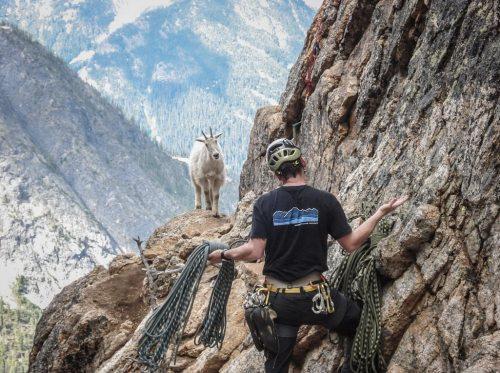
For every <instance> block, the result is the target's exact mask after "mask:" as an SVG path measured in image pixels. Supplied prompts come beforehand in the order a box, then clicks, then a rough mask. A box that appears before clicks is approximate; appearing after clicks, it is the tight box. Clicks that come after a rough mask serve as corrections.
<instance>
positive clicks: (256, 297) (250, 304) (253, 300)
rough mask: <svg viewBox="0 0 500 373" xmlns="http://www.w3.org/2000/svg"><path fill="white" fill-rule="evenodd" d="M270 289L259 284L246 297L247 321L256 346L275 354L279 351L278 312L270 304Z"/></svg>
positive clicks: (244, 305) (259, 349) (258, 348)
mask: <svg viewBox="0 0 500 373" xmlns="http://www.w3.org/2000/svg"><path fill="white" fill-rule="evenodd" d="M270 293H271V292H270V291H269V289H267V288H266V287H265V286H261V285H257V286H256V287H255V289H254V291H253V292H249V293H248V294H247V296H246V298H245V302H244V304H243V307H244V308H245V321H246V323H247V325H248V328H249V329H250V335H251V336H252V340H253V343H254V344H255V348H257V350H258V351H262V350H265V351H266V353H267V352H271V353H274V354H277V353H278V349H279V343H278V333H277V331H276V324H275V320H276V317H277V315H276V312H275V311H274V310H273V309H272V308H271V307H270V305H269V295H270Z"/></svg>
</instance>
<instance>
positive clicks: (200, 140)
mask: <svg viewBox="0 0 500 373" xmlns="http://www.w3.org/2000/svg"><path fill="white" fill-rule="evenodd" d="M196 141H199V142H202V143H203V144H204V143H205V140H203V139H196Z"/></svg>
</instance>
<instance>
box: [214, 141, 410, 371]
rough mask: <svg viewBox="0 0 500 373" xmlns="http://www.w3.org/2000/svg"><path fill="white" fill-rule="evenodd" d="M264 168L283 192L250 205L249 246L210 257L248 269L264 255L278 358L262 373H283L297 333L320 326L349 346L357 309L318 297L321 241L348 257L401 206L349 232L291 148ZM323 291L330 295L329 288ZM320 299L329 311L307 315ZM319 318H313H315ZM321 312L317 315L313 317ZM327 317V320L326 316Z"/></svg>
mask: <svg viewBox="0 0 500 373" xmlns="http://www.w3.org/2000/svg"><path fill="white" fill-rule="evenodd" d="M266 156H267V161H268V165H269V167H270V168H271V170H272V171H273V172H274V173H275V175H276V176H277V177H278V179H279V180H280V182H281V183H282V186H280V187H279V188H277V189H275V190H273V191H271V192H269V193H266V194H264V195H262V196H261V197H260V198H259V199H258V200H257V201H256V203H255V205H254V210H253V223H252V230H251V233H250V241H249V242H248V243H246V244H244V245H242V246H240V247H237V248H234V249H231V250H227V251H224V252H221V251H220V250H218V251H214V252H213V253H212V254H210V256H209V260H210V261H211V262H212V263H218V262H220V261H221V260H222V259H226V260H245V261H251V260H256V259H260V258H262V257H263V256H264V254H265V264H264V269H263V274H264V275H265V279H266V280H265V286H266V287H267V288H268V289H269V295H270V296H269V302H270V306H271V308H272V309H273V310H274V311H276V314H277V319H276V330H277V335H278V341H279V350H278V352H277V353H270V352H269V351H268V353H267V354H266V358H267V360H266V363H265V370H266V372H288V367H289V364H290V359H291V355H292V350H293V347H294V345H295V342H296V338H297V332H298V329H299V326H300V325H303V324H308V325H314V324H319V325H324V326H326V327H327V328H328V329H329V330H331V331H335V332H338V333H340V334H343V335H345V336H347V337H349V338H348V340H351V338H352V337H353V336H354V334H355V332H356V327H357V325H358V323H359V318H360V315H361V311H360V308H359V306H358V305H357V304H356V302H354V301H352V300H351V299H348V298H346V297H345V296H344V295H343V294H341V293H340V292H338V291H337V290H335V289H331V296H330V294H326V295H325V291H323V292H322V293H320V291H319V290H320V289H323V290H324V289H325V287H323V288H320V286H321V285H323V284H324V283H325V279H324V277H323V276H322V273H323V272H324V271H326V270H327V269H328V267H327V238H328V235H331V236H332V237H333V238H334V239H336V240H337V241H338V242H339V243H340V245H341V246H342V247H343V248H344V250H346V251H347V252H349V253H351V252H353V251H355V250H356V249H358V248H359V247H360V246H361V245H362V244H363V243H364V242H365V241H366V240H367V239H368V237H369V236H370V234H371V233H372V231H373V229H374V228H375V226H376V225H377V223H378V222H379V221H380V220H381V219H382V218H383V217H384V216H385V215H387V214H388V213H390V212H392V211H393V210H394V209H396V208H397V207H398V206H400V205H401V204H402V203H404V202H405V201H406V199H407V198H406V197H401V198H398V199H397V198H394V199H392V200H391V201H390V202H388V203H386V204H384V205H382V206H381V207H380V208H379V209H378V210H377V211H376V212H375V214H373V215H372V216H371V217H370V218H369V219H367V220H366V221H365V222H364V223H362V224H361V225H360V226H359V227H358V228H356V229H355V230H354V231H352V229H351V227H350V226H349V224H348V222H347V219H346V216H345V214H344V211H343V209H342V206H341V205H340V203H339V202H338V201H337V199H336V198H335V197H334V196H333V195H332V194H330V193H327V192H325V191H321V190H318V189H315V188H313V187H311V186H308V185H307V184H306V179H305V174H304V173H305V167H306V163H305V161H304V159H303V157H302V152H301V150H300V149H299V148H298V147H297V146H296V145H295V144H294V143H293V142H292V141H290V140H287V139H278V140H276V141H274V142H272V143H271V144H270V145H269V147H268V148H267V154H266ZM328 289H329V288H328ZM318 294H320V295H319V296H322V297H324V298H327V299H323V300H324V301H325V303H324V304H328V302H330V303H329V304H331V305H332V306H333V307H329V309H328V310H323V312H314V310H313V308H314V307H313V301H314V300H313V298H314V297H315V296H316V298H314V299H315V300H318V298H317V297H318ZM316 311H318V310H316ZM320 311H321V310H320ZM332 311H333V312H332ZM350 349H351V348H350V345H348V346H347V347H346V348H345V351H344V352H345V355H346V359H345V363H344V366H343V368H342V371H343V372H348V371H350V368H349V362H348V359H349V356H350Z"/></svg>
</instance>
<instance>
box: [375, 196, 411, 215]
mask: <svg viewBox="0 0 500 373" xmlns="http://www.w3.org/2000/svg"><path fill="white" fill-rule="evenodd" d="M407 200H408V196H402V197H399V198H393V199H391V200H390V201H389V202H387V203H384V204H383V205H382V206H380V207H379V209H378V210H379V211H380V212H381V213H382V215H384V216H385V215H387V214H390V213H391V212H393V211H394V210H396V209H397V208H398V207H399V206H401V205H402V204H403V203H405V202H406V201H407Z"/></svg>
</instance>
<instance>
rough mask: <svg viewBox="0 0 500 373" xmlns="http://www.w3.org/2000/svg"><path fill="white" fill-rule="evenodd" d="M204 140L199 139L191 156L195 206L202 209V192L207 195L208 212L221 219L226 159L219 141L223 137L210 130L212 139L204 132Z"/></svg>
mask: <svg viewBox="0 0 500 373" xmlns="http://www.w3.org/2000/svg"><path fill="white" fill-rule="evenodd" d="M201 133H202V134H203V138H197V139H196V142H195V143H194V145H193V149H192V150H191V155H190V156H189V175H190V176H191V181H192V182H193V186H194V193H195V194H194V196H195V197H194V205H195V208H196V209H201V190H202V189H203V193H204V194H205V204H206V209H207V210H212V212H213V213H214V216H216V217H219V216H220V215H219V190H220V188H221V186H222V185H223V184H224V181H225V178H226V170H225V166H224V159H223V156H222V152H221V149H220V146H219V144H218V143H217V139H218V138H219V137H220V136H221V135H222V133H219V134H218V135H215V136H214V135H213V133H212V128H210V137H207V135H205V133H204V132H203V131H201Z"/></svg>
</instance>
